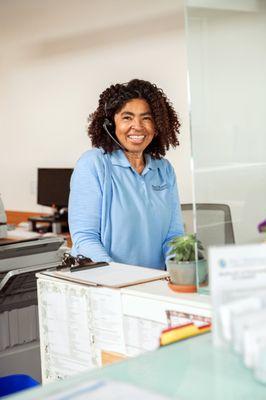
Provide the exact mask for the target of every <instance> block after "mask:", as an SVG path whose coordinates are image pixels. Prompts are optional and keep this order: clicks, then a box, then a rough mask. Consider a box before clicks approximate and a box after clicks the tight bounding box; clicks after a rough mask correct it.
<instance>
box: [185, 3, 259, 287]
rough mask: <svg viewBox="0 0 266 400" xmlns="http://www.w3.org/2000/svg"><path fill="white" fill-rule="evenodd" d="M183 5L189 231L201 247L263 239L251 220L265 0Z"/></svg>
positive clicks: (254, 216)
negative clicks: (190, 200)
mask: <svg viewBox="0 0 266 400" xmlns="http://www.w3.org/2000/svg"><path fill="white" fill-rule="evenodd" d="M186 11H187V21H186V22H187V43H188V64H189V68H188V69H189V83H190V96H191V104H190V108H191V138H192V154H193V164H194V189H195V196H194V197H195V198H194V201H195V204H196V207H197V211H196V214H195V221H196V223H195V230H196V233H197V236H198V238H199V239H201V240H202V242H203V244H204V246H205V248H206V249H207V248H208V247H209V246H210V245H221V244H224V243H228V244H229V243H236V244H243V243H252V242H259V241H262V240H263V239H265V237H263V236H262V235H261V234H259V232H258V229H257V225H258V224H259V223H260V222H261V221H262V220H264V219H265V218H266V122H265V121H266V1H264V0H263V1H255V0H254V1H252V0H250V1H246V0H245V1H244V0H231V1H222V0H220V1H218V0H215V1H208V0H205V1H204V0H200V1H193V0H191V1H189V0H187V2H186ZM205 285H206V283H205ZM204 287H205V289H206V286H204V285H203V287H202V289H203V290H204Z"/></svg>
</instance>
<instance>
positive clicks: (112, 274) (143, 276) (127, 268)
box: [43, 262, 169, 288]
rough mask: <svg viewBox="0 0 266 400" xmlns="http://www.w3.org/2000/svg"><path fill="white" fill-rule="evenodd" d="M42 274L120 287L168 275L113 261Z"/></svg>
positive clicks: (96, 284)
mask: <svg viewBox="0 0 266 400" xmlns="http://www.w3.org/2000/svg"><path fill="white" fill-rule="evenodd" d="M43 274H45V275H50V276H54V277H57V278H61V279H64V280H67V281H71V282H76V283H81V284H85V285H88V286H104V287H109V288H122V287H125V286H131V285H136V284H139V283H144V282H151V281H155V280H159V279H166V278H168V277H169V273H168V272H167V271H162V270H158V269H154V268H144V267H138V266H136V265H128V264H120V263H115V262H111V263H109V264H107V265H104V266H99V265H98V266H97V268H93V266H92V267H89V268H82V267H80V268H78V269H77V270H75V269H73V270H72V271H70V269H65V270H63V269H61V270H57V271H45V272H43Z"/></svg>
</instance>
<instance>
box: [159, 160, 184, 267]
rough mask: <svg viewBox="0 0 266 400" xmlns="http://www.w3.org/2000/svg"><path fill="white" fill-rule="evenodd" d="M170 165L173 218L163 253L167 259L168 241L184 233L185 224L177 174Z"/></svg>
mask: <svg viewBox="0 0 266 400" xmlns="http://www.w3.org/2000/svg"><path fill="white" fill-rule="evenodd" d="M169 167H170V171H169V175H170V176H169V177H170V182H171V187H172V192H171V209H172V218H171V223H170V227H169V231H168V233H167V236H166V238H165V240H164V242H163V254H164V258H165V259H166V257H167V252H168V250H169V246H168V242H169V241H170V240H171V239H172V238H174V237H175V236H182V235H184V224H183V218H182V212H181V207H180V201H179V194H178V189H177V183H176V176H175V172H174V169H173V167H172V166H171V165H170V164H169Z"/></svg>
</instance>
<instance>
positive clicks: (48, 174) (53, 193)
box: [37, 168, 73, 212]
mask: <svg viewBox="0 0 266 400" xmlns="http://www.w3.org/2000/svg"><path fill="white" fill-rule="evenodd" d="M72 172H73V169H72V168H38V195H37V203H38V204H40V205H43V206H48V207H53V208H54V209H55V211H56V212H59V211H60V209H62V208H65V207H67V206H68V197H69V184H70V177H71V174H72Z"/></svg>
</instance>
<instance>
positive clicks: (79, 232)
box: [69, 151, 112, 262]
mask: <svg viewBox="0 0 266 400" xmlns="http://www.w3.org/2000/svg"><path fill="white" fill-rule="evenodd" d="M102 178H103V161H102V160H101V159H100V157H99V153H96V152H95V151H89V152H87V153H85V154H84V155H83V156H82V157H81V158H80V159H79V161H78V162H77V165H76V167H75V169H74V172H73V175H72V177H71V183H70V196H69V228H70V233H71V238H72V242H73V248H72V254H73V255H74V256H76V255H78V254H81V255H83V256H84V257H88V258H91V259H92V260H93V261H106V262H109V261H112V259H111V257H110V256H109V254H108V253H107V252H106V249H105V248H104V246H103V245H102V243H101V234H100V229H101V215H102V187H101V179H102Z"/></svg>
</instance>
